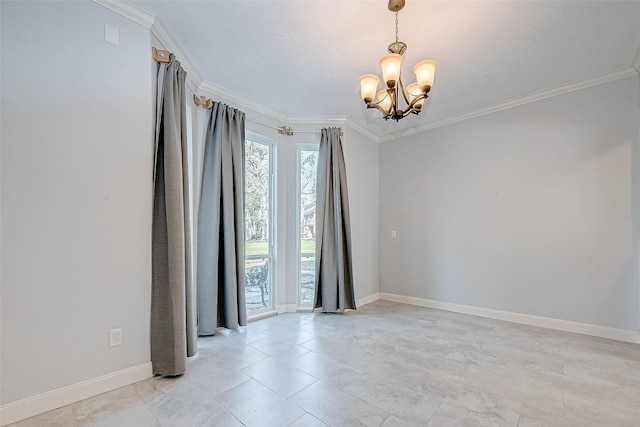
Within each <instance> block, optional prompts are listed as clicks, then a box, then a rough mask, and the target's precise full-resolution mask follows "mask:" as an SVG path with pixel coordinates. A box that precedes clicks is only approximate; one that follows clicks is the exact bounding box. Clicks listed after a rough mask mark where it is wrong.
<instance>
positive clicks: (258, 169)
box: [244, 140, 273, 312]
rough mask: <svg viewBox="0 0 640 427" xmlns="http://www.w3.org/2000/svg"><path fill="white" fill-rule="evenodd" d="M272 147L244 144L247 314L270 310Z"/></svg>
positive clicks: (255, 143) (256, 143)
mask: <svg viewBox="0 0 640 427" xmlns="http://www.w3.org/2000/svg"><path fill="white" fill-rule="evenodd" d="M272 165H273V163H272V158H271V145H270V144H263V143H259V142H254V141H249V140H247V141H245V165H244V173H245V212H244V214H245V240H246V241H245V256H246V261H245V296H246V302H247V311H249V312H251V311H255V310H261V309H268V308H272V304H271V303H272V301H271V294H272V283H271V278H272V275H271V264H272V262H271V260H272V253H271V251H272V248H271V244H270V240H271V232H272V230H271V225H272V215H271V195H272V193H271V186H272V182H271V176H272V175H273V173H272V170H271V168H272V167H273V166H272Z"/></svg>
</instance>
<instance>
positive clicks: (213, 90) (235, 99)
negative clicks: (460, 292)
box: [199, 80, 289, 123]
mask: <svg viewBox="0 0 640 427" xmlns="http://www.w3.org/2000/svg"><path fill="white" fill-rule="evenodd" d="M199 89H200V90H201V91H203V92H207V94H209V95H211V96H213V97H214V98H221V99H222V100H224V101H228V102H230V103H232V104H234V105H236V106H238V107H241V108H244V109H247V110H251V111H255V112H256V113H260V114H263V115H265V116H267V117H269V118H272V119H274V120H277V121H279V122H282V123H287V120H288V118H289V116H287V115H286V114H285V113H283V112H280V111H277V110H274V109H271V108H268V107H265V106H264V105H262V104H258V103H257V102H253V101H249V100H247V99H245V98H243V97H242V96H240V95H239V94H237V93H235V92H232V91H230V90H228V89H225V88H223V87H222V86H218V85H217V84H215V83H212V82H210V81H208V80H203V81H202V83H200V86H199ZM214 101H216V99H214Z"/></svg>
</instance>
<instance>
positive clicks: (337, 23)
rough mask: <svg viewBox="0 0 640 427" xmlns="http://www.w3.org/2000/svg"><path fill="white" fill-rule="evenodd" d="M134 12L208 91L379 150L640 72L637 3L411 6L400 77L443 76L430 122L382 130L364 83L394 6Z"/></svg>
mask: <svg viewBox="0 0 640 427" xmlns="http://www.w3.org/2000/svg"><path fill="white" fill-rule="evenodd" d="M133 3H135V4H136V5H138V6H140V7H141V8H143V9H145V10H147V11H148V12H151V13H152V14H154V15H157V17H159V18H160V20H161V21H162V22H163V23H164V24H165V25H166V27H167V28H168V30H169V32H170V34H171V36H172V37H173V39H174V40H175V41H176V43H177V45H178V46H179V47H180V50H181V51H182V52H183V54H184V55H185V56H187V57H188V59H189V60H190V61H191V63H192V64H193V65H194V66H195V68H196V69H197V70H198V71H199V72H200V73H201V74H202V77H203V78H204V79H205V80H206V81H208V82H211V83H213V84H215V85H218V86H221V87H223V88H225V89H227V90H229V91H231V92H234V93H235V94H237V95H238V96H239V97H241V98H242V99H245V100H247V101H249V102H252V103H257V104H260V105H263V106H265V107H268V108H270V109H273V110H276V111H278V112H281V113H284V114H287V115H314V116H346V117H347V120H348V121H349V122H350V123H353V124H354V125H356V126H359V127H361V128H366V129H367V130H368V131H369V132H371V133H372V134H374V135H376V136H378V137H379V138H380V139H385V138H388V137H389V136H391V135H399V134H402V133H406V132H410V131H411V130H415V129H416V128H425V127H429V126H432V125H434V124H437V123H442V122H443V121H447V120H451V119H455V118H457V117H460V116H464V115H468V114H469V113H473V112H475V111H478V110H479V109H483V108H485V107H487V106H489V105H492V104H496V103H501V102H504V101H508V100H514V99H516V98H521V97H526V96H528V95H531V94H532V93H536V92H539V91H543V90H547V89H549V88H554V87H557V86H559V85H567V84H571V83H573V82H576V81H580V80H583V79H591V78H594V77H602V75H603V74H605V75H608V73H615V72H620V71H626V72H627V73H628V72H630V71H631V70H632V69H631V67H632V66H634V64H635V66H636V68H637V67H638V64H637V63H638V52H639V47H640V1H626V2H617V1H600V2H596V1H420V0H407V2H406V6H405V8H404V9H403V10H402V11H400V13H399V38H400V40H401V41H404V42H405V43H407V45H408V49H407V53H406V55H405V62H404V65H403V72H404V75H405V76H407V75H411V74H412V68H413V65H415V64H416V63H417V62H419V61H420V60H422V59H435V60H436V61H438V63H439V67H438V70H437V72H436V82H435V84H434V88H433V90H432V92H431V96H430V100H429V101H428V102H427V104H426V105H428V106H427V108H426V110H424V111H423V113H421V114H420V115H419V116H410V117H407V118H405V119H403V120H401V121H400V122H399V123H396V122H394V121H388V122H385V121H384V120H382V118H381V114H380V113H379V112H378V111H376V110H367V109H366V108H365V106H364V103H363V102H362V100H361V98H360V90H359V84H358V78H359V76H360V75H362V74H365V73H374V74H380V70H379V66H378V60H379V58H380V57H381V56H382V55H384V54H385V53H386V48H387V46H388V44H389V43H391V42H392V41H394V39H395V26H394V25H395V24H394V19H395V18H394V14H393V13H392V12H389V10H388V9H387V1H386V0H376V1H348V0H343V1H327V0H316V1H178V0H173V1H142V0H135V1H133ZM618 74H619V73H618ZM618 74H616V75H618ZM607 78H609V76H605V77H604V79H607ZM405 81H410V79H409V78H407V77H405Z"/></svg>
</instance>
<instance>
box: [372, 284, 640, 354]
mask: <svg viewBox="0 0 640 427" xmlns="http://www.w3.org/2000/svg"><path fill="white" fill-rule="evenodd" d="M380 299H382V300H385V301H395V302H401V303H404V304H411V305H418V306H421V307H429V308H436V309H439V310H446V311H453V312H455V313H463V314H471V315H473V316H480V317H488V318H490V319H497V320H505V321H507V322H514V323H522V324H525V325H532V326H540V327H542V328H549V329H555V330H558V331H565V332H574V333H577V334H583V335H592V336H595V337H601V338H609V339H614V340H618V341H626V342H631V343H636V344H640V331H632V330H628V329H617V328H611V327H608V326H600V325H592V324H589V323H580V322H572V321H570V320H561V319H553V318H550V317H541V316H533V315H530V314H522V313H514V312H510V311H502V310H493V309H490V308H482V307H473V306H469V305H461V304H453V303H450V302H442V301H435V300H430V299H425V298H416V297H407V296H404V295H396V294H387V293H384V292H381V293H380Z"/></svg>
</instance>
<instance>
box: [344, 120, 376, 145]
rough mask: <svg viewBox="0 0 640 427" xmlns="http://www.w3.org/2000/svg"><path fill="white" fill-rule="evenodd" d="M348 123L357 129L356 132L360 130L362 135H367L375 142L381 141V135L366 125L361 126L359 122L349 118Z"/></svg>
mask: <svg viewBox="0 0 640 427" xmlns="http://www.w3.org/2000/svg"><path fill="white" fill-rule="evenodd" d="M346 125H347V126H349V127H350V128H351V129H353V130H355V131H356V132H359V133H361V134H362V135H364V136H366V137H367V138H369V139H370V140H372V141H373V142H377V143H380V142H381V141H380V136H378V135H376V134H375V133H373V132H371V131H370V130H369V129H367V128H365V127H364V126H360V125H359V124H356V123H354V122H353V120H347V121H346Z"/></svg>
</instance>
